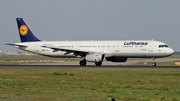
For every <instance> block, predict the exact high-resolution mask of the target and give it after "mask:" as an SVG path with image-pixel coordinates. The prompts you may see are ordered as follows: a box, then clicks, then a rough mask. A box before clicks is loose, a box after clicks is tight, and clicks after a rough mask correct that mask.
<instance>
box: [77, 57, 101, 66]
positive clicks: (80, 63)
mask: <svg viewBox="0 0 180 101" xmlns="http://www.w3.org/2000/svg"><path fill="white" fill-rule="evenodd" d="M86 63H87V62H86V59H83V60H81V61H80V62H79V65H80V66H86ZM95 65H96V66H101V65H102V62H95Z"/></svg>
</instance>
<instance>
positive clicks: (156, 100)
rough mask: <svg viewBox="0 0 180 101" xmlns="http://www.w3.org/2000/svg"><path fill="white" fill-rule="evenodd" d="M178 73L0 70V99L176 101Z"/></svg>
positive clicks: (177, 99)
mask: <svg viewBox="0 0 180 101" xmlns="http://www.w3.org/2000/svg"><path fill="white" fill-rule="evenodd" d="M179 78H180V71H179V70H85V69H78V70H77V69H71V70H49V69H48V70H31V69H29V70H25V69H24V70H9V69H8V70H1V71H0V100H2V101H9V100H28V101H110V98H115V99H116V100H117V101H179V100H180V96H179V95H180V79H179Z"/></svg>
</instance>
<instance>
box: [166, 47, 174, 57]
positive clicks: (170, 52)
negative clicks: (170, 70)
mask: <svg viewBox="0 0 180 101" xmlns="http://www.w3.org/2000/svg"><path fill="white" fill-rule="evenodd" d="M167 53H168V54H169V56H170V55H173V54H174V50H173V49H172V48H169V49H168V51H167Z"/></svg>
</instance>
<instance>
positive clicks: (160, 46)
mask: <svg viewBox="0 0 180 101" xmlns="http://www.w3.org/2000/svg"><path fill="white" fill-rule="evenodd" d="M162 47H168V45H159V48H162Z"/></svg>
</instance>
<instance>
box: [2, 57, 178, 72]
mask: <svg viewBox="0 0 180 101" xmlns="http://www.w3.org/2000/svg"><path fill="white" fill-rule="evenodd" d="M156 61H157V62H176V61H178V62H179V61H180V59H157V60H156ZM143 62H151V60H128V61H127V62H124V63H112V62H107V61H105V62H103V64H102V66H95V64H94V63H88V64H87V65H86V66H79V62H78V61H74V62H67V61H66V62H57V63H35V64H24V65H0V69H100V70H102V69H104V70H121V69H123V70H180V66H158V63H157V66H156V67H153V66H136V64H137V63H143Z"/></svg>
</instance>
